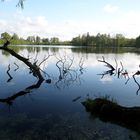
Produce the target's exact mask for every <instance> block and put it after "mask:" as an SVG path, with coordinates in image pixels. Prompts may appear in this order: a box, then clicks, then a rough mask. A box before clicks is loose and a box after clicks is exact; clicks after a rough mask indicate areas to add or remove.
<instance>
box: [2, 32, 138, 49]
mask: <svg viewBox="0 0 140 140" xmlns="http://www.w3.org/2000/svg"><path fill="white" fill-rule="evenodd" d="M6 40H11V44H13V45H74V46H92V47H140V36H138V37H137V38H135V39H134V38H131V39H130V38H125V37H124V36H123V35H122V34H116V35H114V36H111V35H110V34H100V33H98V34H97V35H95V36H94V35H90V34H89V33H86V34H83V35H79V36H77V37H74V38H72V40H71V41H60V40H59V38H58V37H52V38H50V39H49V38H41V37H39V36H28V37H27V38H26V39H24V38H21V37H19V36H18V35H17V34H16V33H14V34H13V35H10V34H9V33H7V32H4V33H2V34H1V37H0V44H3V43H4V42H5V41H6Z"/></svg>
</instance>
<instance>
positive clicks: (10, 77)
mask: <svg viewBox="0 0 140 140" xmlns="http://www.w3.org/2000/svg"><path fill="white" fill-rule="evenodd" d="M9 71H10V64H9V65H8V70H7V75H8V76H9V79H8V80H7V83H8V82H10V81H11V80H12V79H13V77H12V76H11V74H10V73H9Z"/></svg>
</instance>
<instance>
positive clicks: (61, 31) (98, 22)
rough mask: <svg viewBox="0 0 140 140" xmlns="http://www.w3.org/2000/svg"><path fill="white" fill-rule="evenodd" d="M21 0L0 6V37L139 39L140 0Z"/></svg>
mask: <svg viewBox="0 0 140 140" xmlns="http://www.w3.org/2000/svg"><path fill="white" fill-rule="evenodd" d="M17 2H18V0H6V1H5V2H1V3H0V33H2V32H5V31H6V32H9V33H11V34H13V33H17V34H18V35H19V36H21V37H27V36H29V35H35V36H36V35H39V36H41V37H49V38H50V37H52V36H56V37H59V38H60V39H61V40H69V39H71V38H72V37H75V36H77V35H79V34H84V33H86V32H89V33H90V34H91V35H96V34H97V33H98V32H100V33H107V34H108V33H109V34H111V35H112V36H113V35H115V34H116V33H121V34H123V35H125V36H126V37H129V38H131V37H136V36H138V35H140V8H139V5H140V0H133V1H132V0H36V1H35V0H26V1H25V5H24V9H23V10H21V9H20V8H17V7H16V4H17Z"/></svg>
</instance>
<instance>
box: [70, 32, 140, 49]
mask: <svg viewBox="0 0 140 140" xmlns="http://www.w3.org/2000/svg"><path fill="white" fill-rule="evenodd" d="M136 40H137V39H128V38H125V37H124V36H123V35H122V34H116V35H115V36H114V37H112V36H110V35H109V34H108V35H107V34H100V33H98V34H97V35H96V36H90V35H89V33H87V34H83V35H82V36H80V35H79V36H77V37H75V38H73V39H72V41H71V43H72V44H73V45H77V46H95V47H134V46H138V45H137V44H138V42H137V41H136ZM139 43H140V39H139ZM139 47H140V45H139Z"/></svg>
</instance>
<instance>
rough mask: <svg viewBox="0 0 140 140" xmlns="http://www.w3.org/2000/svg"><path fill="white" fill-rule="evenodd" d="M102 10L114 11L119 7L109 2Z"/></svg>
mask: <svg viewBox="0 0 140 140" xmlns="http://www.w3.org/2000/svg"><path fill="white" fill-rule="evenodd" d="M103 10H104V11H105V12H108V13H114V12H116V11H118V10H119V7H118V6H114V5H111V4H107V5H105V6H104V8H103Z"/></svg>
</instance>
